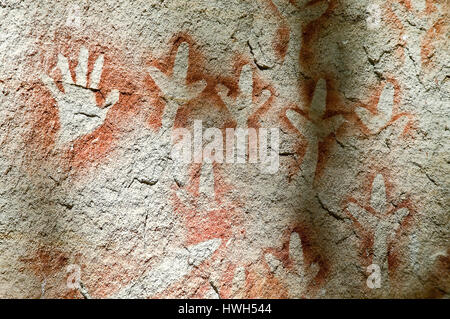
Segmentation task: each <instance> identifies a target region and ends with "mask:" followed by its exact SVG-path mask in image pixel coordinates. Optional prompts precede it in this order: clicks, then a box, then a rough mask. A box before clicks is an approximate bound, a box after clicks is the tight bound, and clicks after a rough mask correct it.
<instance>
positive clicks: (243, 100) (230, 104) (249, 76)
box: [218, 64, 271, 129]
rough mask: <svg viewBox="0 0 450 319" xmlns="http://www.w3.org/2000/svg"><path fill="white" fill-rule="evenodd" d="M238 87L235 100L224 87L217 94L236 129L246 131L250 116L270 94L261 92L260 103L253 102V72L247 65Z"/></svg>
mask: <svg viewBox="0 0 450 319" xmlns="http://www.w3.org/2000/svg"><path fill="white" fill-rule="evenodd" d="M238 85H239V92H240V94H239V95H238V97H237V98H236V99H233V98H231V97H230V96H229V95H228V92H226V91H225V90H226V89H225V88H224V87H220V88H219V92H218V94H219V96H220V98H221V99H222V101H223V102H224V103H225V105H226V106H227V108H228V110H229V111H230V112H231V114H232V115H233V117H234V119H235V120H236V122H237V127H238V128H243V129H246V128H248V124H249V119H250V118H251V116H252V115H254V113H255V112H256V111H257V110H258V109H259V108H260V107H262V106H263V105H264V104H265V103H266V102H267V101H268V100H269V98H270V95H271V92H270V91H269V90H263V91H262V92H261V95H262V96H261V97H260V101H258V102H255V101H254V98H253V88H254V84H253V70H252V67H251V66H250V65H249V64H245V65H244V66H243V68H242V70H241V74H240V78H239V83H238ZM256 103H257V104H256Z"/></svg>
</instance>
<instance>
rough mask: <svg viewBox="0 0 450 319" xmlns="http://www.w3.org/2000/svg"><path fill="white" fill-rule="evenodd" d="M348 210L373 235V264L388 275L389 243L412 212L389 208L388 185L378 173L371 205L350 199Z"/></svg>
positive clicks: (373, 184)
mask: <svg viewBox="0 0 450 319" xmlns="http://www.w3.org/2000/svg"><path fill="white" fill-rule="evenodd" d="M347 211H348V213H349V214H350V216H351V217H352V219H353V220H354V222H356V223H358V225H360V227H361V228H362V229H364V231H365V232H367V233H368V234H370V235H371V236H373V247H368V249H369V250H372V255H371V257H372V264H377V265H378V266H379V267H380V269H381V271H382V275H383V274H384V276H382V277H384V278H385V275H386V272H387V270H388V260H387V259H388V254H389V251H388V250H389V248H388V247H389V243H391V242H392V241H393V240H394V236H395V233H396V231H397V230H398V228H399V227H400V225H401V224H402V222H403V220H404V219H405V218H406V216H408V215H409V214H410V211H409V209H408V208H406V207H403V208H398V209H397V208H395V209H394V210H390V209H388V202H387V196H386V185H385V181H384V177H383V175H381V174H377V175H376V176H375V178H374V180H373V182H372V192H371V195H370V203H369V205H361V204H359V203H357V202H356V201H350V202H349V203H348V205H347Z"/></svg>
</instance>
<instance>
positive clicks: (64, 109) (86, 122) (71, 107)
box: [41, 47, 120, 144]
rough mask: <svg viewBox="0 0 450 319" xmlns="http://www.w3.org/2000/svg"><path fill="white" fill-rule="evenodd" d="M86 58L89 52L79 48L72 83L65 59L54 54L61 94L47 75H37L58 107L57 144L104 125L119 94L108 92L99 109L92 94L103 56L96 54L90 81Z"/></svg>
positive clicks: (98, 78)
mask: <svg viewBox="0 0 450 319" xmlns="http://www.w3.org/2000/svg"><path fill="white" fill-rule="evenodd" d="M88 58H89V51H88V50H87V49H86V48H85V47H82V48H81V49H80V54H79V56H78V65H77V67H76V69H75V73H76V79H75V80H74V79H72V75H71V72H70V69H69V63H68V60H67V58H66V57H65V56H63V55H62V54H59V55H58V64H57V67H58V68H59V70H60V71H61V75H62V82H61V84H62V87H63V89H64V92H61V91H60V90H59V89H58V87H57V85H56V83H55V82H54V81H53V79H51V78H50V77H49V76H48V75H46V74H43V75H41V80H42V82H43V83H44V84H45V85H46V87H47V88H48V89H49V90H50V92H51V93H52V95H53V97H54V98H55V100H56V102H57V105H58V112H59V122H60V125H61V129H60V131H59V134H58V141H57V142H58V144H64V143H67V142H72V141H74V140H76V139H77V138H79V137H81V136H84V135H86V134H89V133H91V132H92V131H94V130H95V129H96V128H98V127H99V126H101V125H102V124H103V123H104V121H105V118H106V114H107V112H108V110H109V107H111V106H113V105H115V104H116V103H117V102H118V101H119V96H120V93H119V91H118V90H112V91H111V92H110V93H109V94H108V96H107V97H106V100H105V104H104V105H103V107H99V106H98V105H97V103H96V98H95V92H97V91H98V86H99V83H100V79H101V75H102V70H103V63H104V57H103V55H100V56H99V57H98V58H97V60H96V61H95V63H94V67H93V70H92V72H91V74H90V79H88V71H87V70H88ZM88 80H89V83H88ZM88 84H89V86H88Z"/></svg>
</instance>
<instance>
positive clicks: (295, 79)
mask: <svg viewBox="0 0 450 319" xmlns="http://www.w3.org/2000/svg"><path fill="white" fill-rule="evenodd" d="M272 2H273V4H274V5H275V7H276V8H277V10H278V13H279V14H280V15H281V19H282V26H281V27H280V29H279V32H281V33H282V35H283V36H282V38H283V37H286V38H288V39H279V40H280V41H282V42H286V43H284V44H279V45H276V47H277V46H281V47H280V48H279V49H278V50H279V51H280V54H279V56H280V59H279V60H280V61H279V63H278V64H277V65H276V66H275V68H274V71H275V73H276V74H279V75H280V76H277V78H276V79H273V80H274V85H275V89H276V92H277V94H278V95H279V98H280V100H281V101H282V103H283V104H292V103H294V104H298V103H299V102H300V100H301V99H300V95H299V88H300V83H299V74H301V71H302V69H301V66H300V50H301V49H302V30H303V27H304V26H305V25H307V24H308V23H310V22H311V21H314V20H315V19H317V18H318V17H320V16H321V15H322V14H323V13H324V12H325V10H326V8H327V3H325V2H322V3H314V4H313V3H310V2H311V1H308V0H295V1H288V0H273V1H272Z"/></svg>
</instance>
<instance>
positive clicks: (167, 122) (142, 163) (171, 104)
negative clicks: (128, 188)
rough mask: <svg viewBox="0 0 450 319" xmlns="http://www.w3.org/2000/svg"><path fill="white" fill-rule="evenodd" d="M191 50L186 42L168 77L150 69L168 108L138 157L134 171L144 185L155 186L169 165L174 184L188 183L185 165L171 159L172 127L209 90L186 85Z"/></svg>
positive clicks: (195, 84) (203, 84) (181, 47)
mask: <svg viewBox="0 0 450 319" xmlns="http://www.w3.org/2000/svg"><path fill="white" fill-rule="evenodd" d="M189 50H190V49H189V45H188V44H187V43H186V42H182V43H181V44H180V46H179V47H178V51H177V54H176V57H175V61H174V65H173V69H172V71H171V74H166V73H165V72H163V71H161V70H159V69H157V68H155V67H150V68H149V70H148V71H149V73H150V76H151V77H152V79H153V80H154V81H155V82H156V84H157V86H158V88H159V89H160V90H161V91H162V93H163V96H162V98H163V99H164V100H165V102H166V106H165V108H164V112H163V115H162V119H161V126H160V128H159V129H158V131H157V133H156V134H155V136H152V137H151V142H149V143H145V144H144V145H143V146H142V148H141V149H140V150H139V151H138V153H137V155H136V156H137V159H136V161H135V162H136V163H137V165H136V167H135V170H136V171H137V174H138V175H139V177H136V179H137V180H138V181H139V182H141V183H145V184H149V185H154V184H156V183H157V182H158V180H159V178H160V176H161V173H162V172H163V171H164V169H165V168H166V167H167V165H168V163H169V161H170V162H171V163H172V164H173V167H172V171H171V173H172V176H173V178H174V179H175V181H176V182H177V183H179V184H183V183H184V181H185V177H186V176H185V172H183V170H184V169H186V167H185V165H184V164H183V163H180V162H179V161H176V160H174V159H171V158H170V151H171V146H172V131H173V126H174V123H175V118H176V115H177V111H178V108H179V107H180V106H181V105H183V104H186V103H188V102H189V101H190V100H192V99H194V98H195V97H197V96H198V95H199V94H200V93H201V92H202V91H203V90H204V88H205V87H206V83H205V82H204V81H198V82H195V83H193V84H192V85H189V84H188V83H187V72H188V63H189Z"/></svg>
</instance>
